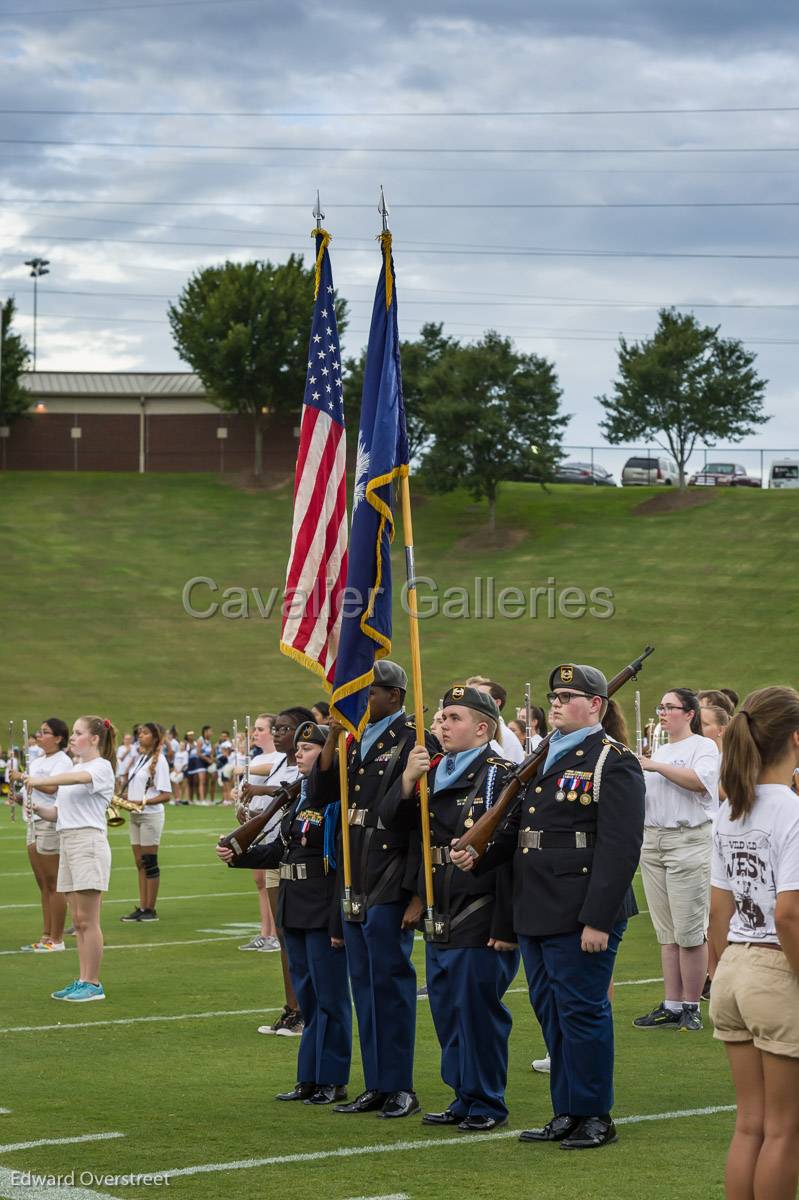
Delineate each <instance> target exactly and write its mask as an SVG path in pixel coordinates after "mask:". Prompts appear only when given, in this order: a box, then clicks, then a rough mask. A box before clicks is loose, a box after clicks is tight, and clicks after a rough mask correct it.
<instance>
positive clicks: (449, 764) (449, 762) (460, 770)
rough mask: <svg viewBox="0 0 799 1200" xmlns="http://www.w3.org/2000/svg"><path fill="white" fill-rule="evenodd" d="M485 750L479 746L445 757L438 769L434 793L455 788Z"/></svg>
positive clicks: (434, 781)
mask: <svg viewBox="0 0 799 1200" xmlns="http://www.w3.org/2000/svg"><path fill="white" fill-rule="evenodd" d="M484 750H485V746H477V747H475V749H473V750H459V751H458V752H457V754H447V755H445V756H444V758H442V760H441V762H440V763H439V764H438V766H437V767H436V774H435V779H434V780H433V792H434V793H435V792H442V791H443V790H444V788H451V787H454V786H455V784H456V783H457V782H458V780H459V779H460V778H461V777H462V776H463V775H465V774H466V772H467V771H468V770H469V767H470V766H471V765H472V763H473V762H474V760H475V759H476V758H479V757H480V755H481V754H482V753H483V751H484Z"/></svg>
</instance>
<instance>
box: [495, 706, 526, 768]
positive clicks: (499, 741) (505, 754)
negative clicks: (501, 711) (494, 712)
mask: <svg viewBox="0 0 799 1200" xmlns="http://www.w3.org/2000/svg"><path fill="white" fill-rule="evenodd" d="M499 732H500V737H498V738H495V739H494V741H492V742H491V743H490V744H491V749H492V750H493V751H494V752H495V753H496V754H498V755H499V756H500V758H507V759H508V761H509V762H512V763H521V762H524V760H525V758H526V757H527V756H526V754H525V753H524V746H523V745H522V744H521V742H520V741H519V739H518V738H517V736H516V734H515V733H514V732H513V730H512V729H508V726H507V725H506V724H505V722H504V721H503V720H502V717H500V718H499Z"/></svg>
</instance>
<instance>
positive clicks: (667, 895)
mask: <svg viewBox="0 0 799 1200" xmlns="http://www.w3.org/2000/svg"><path fill="white" fill-rule="evenodd" d="M712 838H713V832H712V825H711V823H710V821H708V822H706V824H704V825H700V826H698V828H696V829H653V828H651V827H649V826H647V828H646V829H644V844H643V848H642V850H641V878H642V879H643V883H644V892H645V893H646V901H647V906H648V908H649V915H650V917H651V918H652V924H653V925H654V927H655V936H656V937H657V940H658V941H659V942H660V944H661V946H673V945H676V946H683V947H684V948H685V949H689V948H690V947H692V946H701V945H702V943H703V942H704V940H705V935H706V933H707V923H708V916H709V909H710V859H711V855H712V848H713V841H712Z"/></svg>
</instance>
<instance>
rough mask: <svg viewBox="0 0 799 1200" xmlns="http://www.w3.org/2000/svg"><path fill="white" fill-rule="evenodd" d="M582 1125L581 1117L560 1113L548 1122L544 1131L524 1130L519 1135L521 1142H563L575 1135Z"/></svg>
mask: <svg viewBox="0 0 799 1200" xmlns="http://www.w3.org/2000/svg"><path fill="white" fill-rule="evenodd" d="M579 1124H580V1118H579V1117H570V1116H569V1114H568V1113H560V1114H559V1115H558V1116H557V1117H553V1118H552V1120H551V1121H547V1123H546V1125H544V1127H543V1129H524V1130H522V1132H521V1133H520V1134H519V1141H520V1142H562V1141H563V1139H564V1138H567V1137H568V1136H569V1134H570V1133H573V1132H574V1131H575V1129H576V1128H577V1126H578V1125H579Z"/></svg>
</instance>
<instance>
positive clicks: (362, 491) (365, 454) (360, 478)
mask: <svg viewBox="0 0 799 1200" xmlns="http://www.w3.org/2000/svg"><path fill="white" fill-rule="evenodd" d="M368 482H369V451H368V450H367V448H366V446H365V444H364V441H363V438H362V436H361V434H360V433H359V434H358V454H357V457H356V459H355V493H354V495H353V497H352V515H353V516H355V511H356V509H357V508H358V505H359V504H360V503H361V501H362V500H363V499H365V497H366V485H367V483H368Z"/></svg>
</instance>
